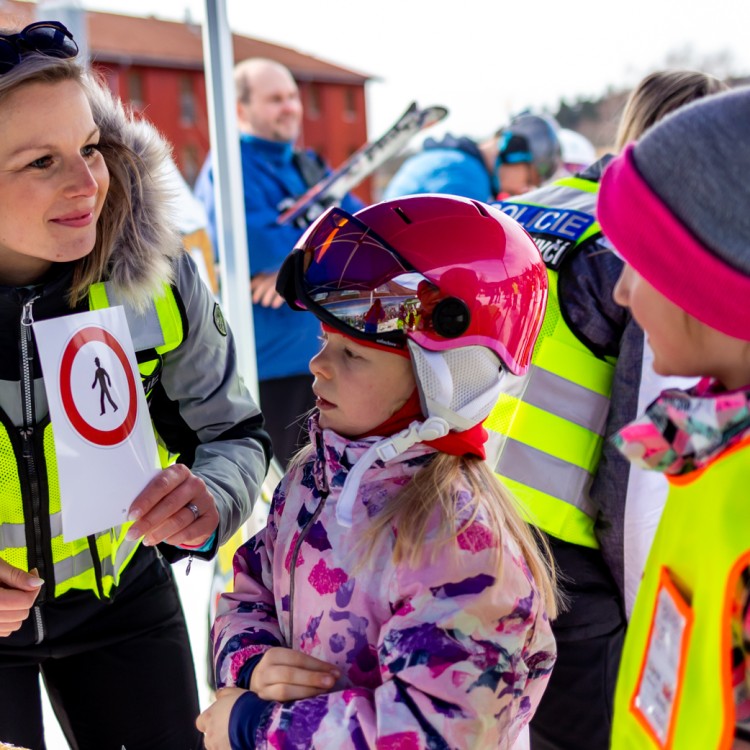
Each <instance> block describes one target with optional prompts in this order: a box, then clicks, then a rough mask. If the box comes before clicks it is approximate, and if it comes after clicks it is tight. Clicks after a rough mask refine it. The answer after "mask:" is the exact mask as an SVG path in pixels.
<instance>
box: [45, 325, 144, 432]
mask: <svg viewBox="0 0 750 750" xmlns="http://www.w3.org/2000/svg"><path fill="white" fill-rule="evenodd" d="M92 341H100V342H101V343H103V344H106V346H108V347H109V348H110V349H111V350H112V351H113V352H114V353H115V356H116V357H117V359H118V360H119V361H120V364H121V365H122V369H123V370H124V371H125V377H126V379H127V381H128V399H129V402H128V412H127V414H126V415H125V419H124V420H123V422H122V423H121V424H120V425H119V426H117V427H115V428H114V429H113V430H98V429H97V428H96V427H92V426H91V425H90V424H89V423H88V422H87V421H86V420H85V419H84V418H83V416H81V413H80V412H79V411H78V408H77V407H76V404H75V400H74V399H73V389H72V387H71V374H72V369H73V361H74V360H75V357H76V354H78V352H79V351H80V349H81V347H82V346H83V345H84V344H88V343H90V342H92ZM60 398H61V400H62V405H63V409H65V413H66V414H67V415H68V419H69V420H70V423H71V425H72V426H73V429H74V430H75V431H76V432H77V433H78V434H79V435H81V437H83V438H85V439H86V440H88V441H89V442H91V443H95V444H96V445H103V446H111V445H117V444H118V443H121V442H122V441H123V440H125V439H126V438H127V437H128V435H130V433H131V432H132V431H133V427H135V420H136V417H137V415H138V400H137V399H136V385H135V378H134V377H133V371H132V370H131V369H130V362H129V361H128V358H127V356H126V354H125V352H124V350H123V348H122V347H121V346H120V342H119V341H118V340H117V339H116V338H115V337H114V336H113V335H112V334H111V333H109V332H108V331H105V330H104V329H103V328H98V327H97V326H88V327H87V328H82V329H81V330H80V331H78V332H77V333H75V334H74V335H73V337H72V338H71V339H70V341H69V342H68V344H67V346H66V347H65V351H64V352H63V356H62V362H61V364H60Z"/></svg>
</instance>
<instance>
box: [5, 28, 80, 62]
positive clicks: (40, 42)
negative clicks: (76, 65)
mask: <svg viewBox="0 0 750 750" xmlns="http://www.w3.org/2000/svg"><path fill="white" fill-rule="evenodd" d="M34 52H37V53H39V54H42V55H47V56H49V57H60V58H71V57H75V56H76V55H77V54H78V45H77V44H76V42H75V39H73V35H72V34H71V33H70V31H68V29H67V28H65V26H63V24H61V23H60V22H59V21H37V22H36V23H32V24H29V25H28V26H26V27H25V28H24V29H21V31H19V32H18V33H17V34H0V75H2V74H3V73H7V72H8V71H9V70H12V69H13V68H15V66H16V65H18V63H19V62H21V59H22V58H23V57H24V56H25V55H28V54H31V53H34Z"/></svg>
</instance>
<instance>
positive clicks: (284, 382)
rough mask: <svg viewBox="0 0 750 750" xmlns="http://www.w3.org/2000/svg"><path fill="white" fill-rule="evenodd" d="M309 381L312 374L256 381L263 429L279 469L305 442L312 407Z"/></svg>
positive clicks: (313, 400) (311, 378) (312, 396)
mask: <svg viewBox="0 0 750 750" xmlns="http://www.w3.org/2000/svg"><path fill="white" fill-rule="evenodd" d="M312 384H313V377H312V375H294V376H292V377H289V378H275V379H274V380H261V381H260V383H259V384H258V390H259V391H260V408H261V409H262V411H263V417H264V418H265V420H266V424H265V428H266V430H267V431H268V434H269V435H270V436H271V442H272V443H273V455H274V457H275V458H276V459H277V460H278V462H279V463H280V464H281V468H282V469H285V468H286V465H287V464H288V463H289V459H290V458H291V457H292V456H293V455H294V454H295V453H296V452H297V451H298V450H299V449H300V448H301V447H302V446H303V445H305V443H306V442H307V417H308V415H309V413H310V410H311V409H312V408H313V407H314V406H315V396H314V395H313V392H312Z"/></svg>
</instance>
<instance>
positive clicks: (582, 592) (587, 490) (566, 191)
mask: <svg viewBox="0 0 750 750" xmlns="http://www.w3.org/2000/svg"><path fill="white" fill-rule="evenodd" d="M723 88H725V86H724V84H722V83H721V82H720V81H718V80H717V79H715V78H714V77H713V76H709V75H706V74H704V73H698V72H694V71H682V70H675V71H658V72H655V73H652V74H650V75H648V76H647V77H646V78H644V79H643V81H641V83H640V84H639V85H638V86H637V87H636V88H635V90H634V91H633V93H632V94H631V97H630V99H629V101H628V105H627V106H626V109H625V114H624V115H623V118H622V122H621V123H620V133H619V137H618V144H617V146H618V148H623V147H624V146H625V145H626V143H627V141H628V140H632V139H634V138H638V137H640V136H641V135H642V134H643V132H644V131H645V130H646V129H647V128H648V127H649V126H650V125H652V124H653V123H654V122H655V120H656V119H658V118H660V117H663V116H664V115H666V114H668V113H669V112H671V111H672V110H675V109H677V108H679V107H681V106H682V105H684V104H687V103H688V102H691V101H693V100H695V99H698V98H700V97H703V96H706V95H707V94H711V93H714V92H716V91H719V90H722V89H723ZM611 159H612V157H611V156H609V155H608V156H605V157H602V159H600V160H599V161H597V162H596V163H594V164H593V165H591V166H589V167H588V168H587V169H585V170H584V171H583V172H581V173H580V174H577V175H575V176H569V177H565V178H563V179H559V180H556V181H555V182H553V183H551V184H550V185H547V186H545V187H542V188H540V189H539V190H534V191H532V192H530V193H526V194H525V195H523V196H522V197H519V198H516V199H513V200H509V201H504V202H502V203H499V204H497V206H498V208H500V209H501V210H502V211H504V212H505V213H507V214H508V215H510V216H512V217H513V218H515V219H516V221H518V222H520V223H521V224H522V225H523V226H524V227H525V228H526V229H527V230H528V231H529V232H530V234H531V235H532V237H533V238H534V240H535V242H536V243H537V246H538V247H539V249H540V251H541V254H542V258H543V260H544V262H545V264H546V266H547V272H548V275H549V280H550V299H549V304H548V306H547V312H546V314H545V320H544V325H543V327H542V333H541V334H540V336H539V338H538V340H537V344H536V347H535V349H534V354H533V357H532V364H531V367H530V368H529V372H528V374H527V375H526V376H525V377H524V378H513V377H509V378H507V379H506V380H505V383H504V384H503V386H502V389H503V393H502V395H501V396H500V398H499V399H498V403H497V405H496V406H495V408H494V409H493V411H492V413H491V414H490V416H489V418H488V419H487V420H486V422H485V427H486V428H487V429H488V430H489V432H490V439H489V442H488V450H487V453H488V460H490V462H491V463H492V465H493V467H494V468H495V471H496V472H497V474H498V476H499V477H500V479H501V480H502V481H504V482H505V483H506V484H507V485H508V487H509V489H510V490H511V491H512V492H513V493H514V495H515V496H516V497H517V498H518V499H519V500H520V501H521V502H522V503H523V504H524V506H525V508H526V511H527V514H528V515H527V517H528V519H529V520H530V521H532V522H533V523H534V524H536V526H537V527H538V528H539V529H541V530H542V531H543V532H544V533H545V534H546V535H547V537H548V539H549V543H550V546H551V549H552V552H553V555H554V557H555V561H556V564H557V567H558V569H559V571H560V581H561V589H562V590H563V592H564V593H565V595H566V598H567V603H568V606H567V608H566V609H565V611H563V612H562V613H561V615H560V616H559V617H558V618H557V619H556V620H555V622H553V631H554V633H555V638H556V639H557V643H558V660H557V664H556V667H555V671H554V673H553V675H552V679H551V680H550V684H549V688H548V690H547V691H546V693H545V695H544V698H543V700H542V702H541V704H540V707H539V710H538V711H537V714H536V715H535V717H534V720H533V721H532V722H531V748H532V750H580V748H586V750H606V748H608V747H609V736H610V730H611V721H612V704H613V700H614V688H615V680H616V676H617V668H618V664H619V659H620V653H621V651H622V645H623V639H624V633H625V626H626V613H627V612H629V611H630V608H631V606H632V603H633V600H634V598H635V589H636V588H637V586H638V582H639V581H640V578H641V572H642V570H643V562H644V560H643V557H642V558H641V559H640V560H639V559H638V557H637V556H636V555H634V554H633V552H632V548H633V547H638V546H642V545H645V547H646V549H647V548H648V542H644V541H643V539H644V538H646V539H648V540H650V538H651V536H652V535H653V529H654V527H655V524H654V522H653V521H651V519H656V520H657V521H658V515H659V511H660V509H661V505H662V503H663V502H664V498H665V497H666V482H663V481H662V482H661V483H659V484H658V485H657V484H656V483H655V482H654V481H653V480H651V478H645V477H643V476H639V475H638V474H636V473H634V472H632V471H631V469H630V467H629V465H628V463H627V461H625V459H624V458H622V457H621V456H619V455H618V452H617V450H616V448H615V447H614V446H613V445H611V444H609V443H607V442H606V441H605V439H604V438H605V437H606V436H608V435H611V434H612V433H614V432H615V431H616V430H617V429H619V428H620V427H622V426H623V425H624V424H625V423H627V422H628V421H630V420H632V419H634V418H635V416H636V414H637V413H638V410H639V403H642V402H643V400H644V399H646V403H648V400H649V393H651V392H652V391H651V389H654V391H656V392H658V391H659V390H660V386H659V387H655V384H654V378H653V377H649V376H648V375H647V374H643V373H644V367H646V368H648V365H647V364H646V363H647V362H648V361H649V359H650V355H649V349H648V347H647V346H646V344H645V342H644V337H643V332H642V331H641V329H640V327H639V326H638V324H637V323H636V322H635V321H634V320H633V318H632V317H631V316H630V315H629V314H628V313H627V312H626V311H625V309H624V308H622V307H619V306H618V305H617V304H616V303H615V302H614V300H613V298H612V292H613V289H614V286H615V283H616V281H617V279H618V277H619V274H620V271H621V269H622V261H621V260H619V259H618V258H617V256H615V255H614V254H613V253H612V252H610V248H611V246H610V245H609V243H608V242H607V240H606V238H604V237H603V236H602V232H601V229H600V227H599V225H598V223H597V222H596V217H595V207H596V199H597V193H598V189H599V180H600V177H601V175H602V172H603V170H604V168H605V166H606V164H607V163H608V162H609V161H610V160H611ZM648 369H650V368H648ZM654 395H656V393H654ZM641 474H645V472H641ZM644 480H645V481H644ZM626 507H627V508H628V509H631V508H632V509H633V510H632V511H630V510H628V511H627V516H626ZM649 527H650V529H649ZM649 532H650V533H649ZM634 537H637V539H635V540H634Z"/></svg>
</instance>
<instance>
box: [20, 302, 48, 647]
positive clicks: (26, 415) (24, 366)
mask: <svg viewBox="0 0 750 750" xmlns="http://www.w3.org/2000/svg"><path fill="white" fill-rule="evenodd" d="M37 299H39V295H37V296H35V297H31V298H29V299H28V300H26V302H24V305H23V311H22V313H21V398H22V401H23V404H22V406H23V428H22V429H21V431H20V432H21V444H22V447H23V450H22V456H23V461H24V464H25V465H26V473H27V476H28V478H29V492H30V496H31V518H32V524H33V529H34V547H33V553H34V558H33V559H34V563H35V567H36V569H37V571H38V572H39V577H40V578H42V579H45V580H46V578H47V567H48V566H47V560H46V559H45V555H44V547H43V540H42V520H41V519H42V493H41V489H40V487H39V475H38V473H37V468H36V451H35V448H34V433H35V418H34V392H33V389H34V383H33V373H32V370H31V362H32V360H33V359H34V343H33V338H32V331H31V325H32V323H33V322H34V317H33V315H32V313H31V306H32V305H33V304H34V302H35V301H36V300H37ZM47 596H48V594H47V587H46V586H45V587H44V589H43V590H42V591H41V592H40V594H39V597H38V598H37V603H36V604H35V605H34V608H33V610H32V611H33V617H34V626H35V628H36V642H37V643H41V642H42V641H43V640H44V622H43V620H42V610H41V607H40V606H39V604H40V603H41V602H43V601H44V600H45V599H46V598H47Z"/></svg>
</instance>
